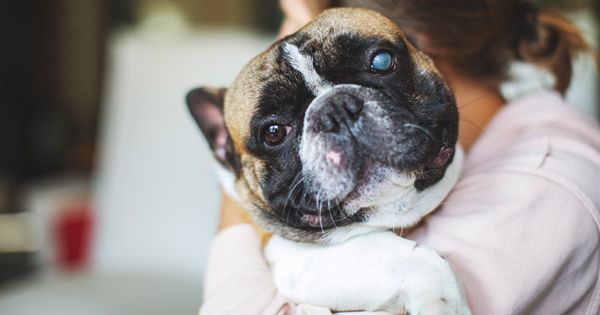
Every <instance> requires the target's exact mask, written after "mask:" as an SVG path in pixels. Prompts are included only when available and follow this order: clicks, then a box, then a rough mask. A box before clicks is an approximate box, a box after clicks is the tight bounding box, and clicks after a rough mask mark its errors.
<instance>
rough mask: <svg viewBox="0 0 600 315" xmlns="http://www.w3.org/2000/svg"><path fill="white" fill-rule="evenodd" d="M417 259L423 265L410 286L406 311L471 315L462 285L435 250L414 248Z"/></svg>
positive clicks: (412, 314) (413, 314) (414, 314)
mask: <svg viewBox="0 0 600 315" xmlns="http://www.w3.org/2000/svg"><path fill="white" fill-rule="evenodd" d="M415 257H416V258H417V259H418V260H419V261H420V262H421V263H422V264H423V265H422V268H421V271H423V272H426V273H427V274H422V275H420V278H419V279H418V280H416V281H414V282H413V283H412V284H411V285H410V287H407V288H406V292H407V295H408V298H407V300H408V301H407V305H406V310H407V313H408V314H410V315H470V314H471V312H470V310H469V307H468V305H467V301H466V298H465V295H464V292H463V290H462V286H461V284H460V282H459V281H458V279H457V278H456V276H455V275H454V272H453V271H452V269H451V268H450V264H449V263H448V261H446V260H445V259H444V258H442V257H441V256H439V255H438V254H437V253H436V252H435V251H434V250H433V249H431V248H428V247H426V246H418V247H416V248H415Z"/></svg>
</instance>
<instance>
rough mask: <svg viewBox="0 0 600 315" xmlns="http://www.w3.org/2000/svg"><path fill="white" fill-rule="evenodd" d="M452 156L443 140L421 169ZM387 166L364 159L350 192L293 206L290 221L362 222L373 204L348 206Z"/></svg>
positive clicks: (314, 225)
mask: <svg viewBox="0 0 600 315" xmlns="http://www.w3.org/2000/svg"><path fill="white" fill-rule="evenodd" d="M453 156H454V148H453V147H451V146H450V145H448V144H442V145H441V146H440V148H439V149H438V151H437V153H436V154H435V155H434V156H433V157H432V158H431V159H429V162H427V163H426V164H425V165H424V166H423V167H422V171H423V172H431V171H435V170H443V169H445V168H446V167H447V166H448V165H449V163H450V161H451V159H452V157H453ZM385 166H386V165H385V163H383V162H380V161H375V160H369V159H367V160H365V162H364V163H363V167H362V168H361V170H360V174H359V176H358V177H357V181H356V184H355V186H354V188H353V189H352V191H351V192H350V193H349V194H348V195H347V196H345V197H344V198H342V199H341V200H339V201H336V202H332V201H329V202H328V201H324V202H323V201H319V200H317V201H316V207H315V209H305V208H304V209H295V210H292V211H294V212H296V220H292V222H287V224H290V225H292V226H294V227H297V228H301V229H305V230H321V231H323V230H328V229H332V228H336V227H341V226H345V225H349V224H352V223H356V222H360V221H361V220H362V219H363V218H364V217H365V215H366V214H368V213H369V212H371V211H373V208H372V207H368V206H367V207H359V208H358V209H357V210H354V211H352V210H350V211H349V210H348V209H347V206H348V205H351V204H352V203H353V202H355V201H356V200H357V199H359V198H361V195H362V194H363V193H364V191H365V190H366V186H368V185H370V184H371V180H372V178H373V177H376V176H377V171H378V170H379V169H381V168H383V167H385ZM350 208H352V207H350ZM293 222H295V223H296V224H294V223H293Z"/></svg>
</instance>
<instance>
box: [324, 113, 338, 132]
mask: <svg viewBox="0 0 600 315" xmlns="http://www.w3.org/2000/svg"><path fill="white" fill-rule="evenodd" d="M321 128H322V130H323V131H335V129H336V128H337V122H336V120H335V117H333V114H332V113H327V114H323V115H321Z"/></svg>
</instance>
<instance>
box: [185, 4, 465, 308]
mask: <svg viewBox="0 0 600 315" xmlns="http://www.w3.org/2000/svg"><path fill="white" fill-rule="evenodd" d="M187 103H188V106H189V109H190V111H191V113H192V115H193V117H194V119H195V121H196V122H197V124H198V126H199V127H200V129H201V130H202V132H203V134H204V135H205V137H206V139H207V141H208V143H209V145H210V147H211V149H212V151H213V153H214V156H215V158H216V160H217V161H218V162H219V164H220V165H221V166H222V168H223V169H224V171H225V172H226V174H228V175H227V176H223V179H224V183H223V186H224V187H225V190H226V191H227V193H228V194H230V195H231V196H232V197H234V198H235V199H236V200H237V201H238V202H239V203H240V205H242V206H243V207H244V208H245V209H246V210H247V211H248V213H249V214H250V216H251V218H252V219H253V220H254V222H255V223H256V224H257V225H258V227H260V228H261V229H263V230H265V231H267V232H269V233H271V234H272V235H273V236H272V237H271V238H270V240H269V241H268V243H267V245H266V248H265V256H266V258H267V260H268V261H269V262H270V263H271V266H272V268H273V274H274V278H275V282H276V284H277V286H278V288H279V289H280V291H281V292H282V293H283V294H284V295H285V296H287V297H289V298H291V299H292V300H294V301H295V302H299V303H310V304H315V305H322V306H327V307H330V308H331V309H335V310H388V311H391V312H394V313H410V314H469V310H468V306H467V302H466V299H465V297H464V294H463V292H462V289H461V286H460V283H459V281H458V280H457V279H456V277H455V276H454V273H453V272H452V270H451V268H450V266H449V264H448V262H447V261H446V260H444V259H443V258H442V257H441V256H440V255H438V254H437V253H436V252H435V251H433V250H432V249H430V248H427V247H425V246H421V245H418V244H415V243H414V242H412V241H410V240H407V239H404V238H402V237H400V236H398V235H396V234H394V233H393V230H394V229H402V228H407V227H411V226H413V225H415V224H416V223H417V222H418V221H419V220H420V219H422V218H423V217H424V216H426V215H427V214H428V213H430V212H431V211H433V210H434V209H436V208H437V207H438V206H439V205H440V203H441V202H442V200H443V199H444V198H445V196H446V195H447V194H448V192H449V191H450V189H451V188H452V187H453V185H454V184H455V183H456V181H457V178H458V176H459V173H460V168H461V163H462V153H461V150H460V148H459V147H458V146H457V145H456V141H457V134H458V112H457V108H456V104H455V100H454V98H453V96H452V94H451V92H450V90H449V88H448V86H447V85H446V84H445V82H444V80H443V79H442V77H441V75H440V74H439V73H438V71H437V70H436V69H435V67H434V66H433V63H432V61H431V60H430V59H429V58H428V57H427V56H426V55H424V54H423V53H422V52H420V51H418V50H417V49H416V48H415V47H413V46H412V45H411V43H410V42H409V41H408V40H407V39H406V37H405V35H404V34H403V33H402V31H401V30H400V29H399V28H398V27H397V26H396V25H395V24H394V23H393V22H392V21H390V20H389V19H388V18H386V17H384V16H383V15H381V14H379V13H377V12H374V11H370V10H367V9H358V8H336V9H330V10H327V11H325V12H324V13H322V14H321V15H319V16H318V17H317V18H316V19H315V20H314V21H313V22H311V23H309V24H308V25H306V26H305V27H303V28H302V29H300V30H299V31H298V32H296V33H294V34H292V35H290V36H287V37H285V38H283V39H281V40H279V41H277V42H276V43H274V44H273V45H272V46H271V47H269V48H268V49H267V50H266V51H264V52H263V53H261V54H260V55H258V56H257V57H256V58H254V59H253V60H252V61H250V63H248V64H247V65H246V66H245V67H244V68H243V70H242V71H241V73H240V74H239V75H238V77H237V78H236V79H235V81H234V82H233V84H232V85H231V86H230V87H229V88H228V89H211V88H198V89H195V90H192V91H191V92H190V93H189V94H188V96H187ZM315 283H317V284H315ZM319 284H322V285H319Z"/></svg>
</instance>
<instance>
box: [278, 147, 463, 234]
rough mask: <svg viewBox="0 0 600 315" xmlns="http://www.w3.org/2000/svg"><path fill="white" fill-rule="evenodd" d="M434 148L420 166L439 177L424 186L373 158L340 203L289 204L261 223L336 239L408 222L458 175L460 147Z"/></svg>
mask: <svg viewBox="0 0 600 315" xmlns="http://www.w3.org/2000/svg"><path fill="white" fill-rule="evenodd" d="M439 151H440V152H439V153H438V154H437V155H436V156H435V157H434V158H432V159H430V160H429V162H428V163H427V164H425V165H424V166H423V171H426V170H428V169H431V168H432V167H437V169H438V170H439V171H440V172H442V177H441V178H439V179H437V180H436V181H435V182H434V183H432V184H431V185H430V186H428V187H426V188H425V189H422V190H420V189H417V188H416V187H415V183H416V182H418V179H417V177H416V176H414V175H407V174H404V173H403V172H400V171H397V170H395V171H394V173H393V174H392V173H390V172H391V170H392V169H391V168H390V167H389V165H385V164H384V163H381V162H377V161H372V162H370V163H369V166H368V167H365V170H363V171H362V172H361V176H359V177H358V180H357V182H356V184H355V188H354V189H353V190H352V192H351V193H350V194H348V195H347V196H345V198H343V199H342V200H340V201H339V202H337V203H332V202H327V201H319V203H318V205H317V206H315V207H313V208H310V209H306V208H305V209H293V208H288V209H287V211H284V212H283V213H281V216H282V217H271V220H272V221H271V222H269V223H268V224H267V226H266V227H267V229H269V230H271V232H273V233H276V234H279V235H281V236H283V237H284V238H287V239H290V240H294V241H299V242H307V243H337V242H342V241H343V240H345V239H348V238H350V237H353V236H355V235H357V234H364V233H368V231H373V230H381V229H392V228H396V229H403V228H409V227H412V226H414V225H415V224H417V223H418V222H419V221H420V220H421V219H422V218H423V217H424V216H425V215H427V214H428V213H430V212H431V211H433V210H434V209H436V208H437V207H438V206H439V204H440V203H441V202H442V200H443V199H444V198H445V197H446V195H447V194H448V193H449V192H450V190H451V189H452V187H453V186H454V184H455V183H456V181H457V179H458V176H459V174H460V170H461V167H462V159H463V157H462V151H461V150H460V149H459V148H457V150H456V153H455V150H454V148H452V149H450V148H448V147H445V146H442V147H441V148H440V150H439ZM439 163H442V164H439ZM413 173H418V172H413ZM382 178H385V179H382ZM374 179H375V180H377V181H378V182H374ZM275 221H277V222H275Z"/></svg>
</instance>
